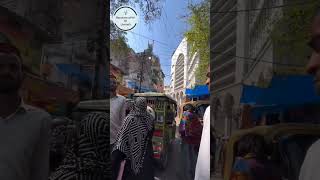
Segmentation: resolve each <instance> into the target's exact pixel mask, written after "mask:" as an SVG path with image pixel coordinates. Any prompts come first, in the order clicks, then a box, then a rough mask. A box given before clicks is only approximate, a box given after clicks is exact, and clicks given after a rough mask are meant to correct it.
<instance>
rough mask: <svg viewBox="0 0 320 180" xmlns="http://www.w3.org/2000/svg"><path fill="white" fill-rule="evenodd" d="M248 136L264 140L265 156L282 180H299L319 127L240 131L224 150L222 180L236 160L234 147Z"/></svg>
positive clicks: (319, 134)
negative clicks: (274, 166)
mask: <svg viewBox="0 0 320 180" xmlns="http://www.w3.org/2000/svg"><path fill="white" fill-rule="evenodd" d="M248 133H257V134H260V135H262V136H264V138H265V140H266V142H267V146H268V148H267V154H266V155H267V157H268V158H269V160H271V161H272V162H273V163H274V164H275V165H277V168H279V169H280V171H281V176H282V179H288V180H298V179H299V172H300V168H301V165H302V163H303V161H304V158H305V155H306V152H307V150H308V148H309V147H310V146H311V145H312V144H313V143H314V142H315V141H316V140H318V139H319V138H320V126H319V125H312V124H291V123H290V124H289V123H287V124H277V125H272V126H258V127H255V128H251V129H246V130H239V131H238V132H236V133H234V134H233V135H232V136H231V137H230V138H229V140H228V141H227V142H226V144H225V146H224V150H223V153H222V154H223V168H222V173H223V174H222V175H223V179H224V180H230V177H231V171H232V167H233V164H234V162H235V158H236V149H237V148H236V147H237V143H238V141H239V139H240V138H241V137H242V136H244V135H246V134H248Z"/></svg>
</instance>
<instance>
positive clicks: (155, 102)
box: [133, 93, 177, 169]
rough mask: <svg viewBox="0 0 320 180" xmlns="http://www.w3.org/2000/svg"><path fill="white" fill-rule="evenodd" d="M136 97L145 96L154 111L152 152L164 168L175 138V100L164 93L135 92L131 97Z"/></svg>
mask: <svg viewBox="0 0 320 180" xmlns="http://www.w3.org/2000/svg"><path fill="white" fill-rule="evenodd" d="M137 97H145V98H146V99H147V102H148V106H150V107H151V108H153V110H154V111H155V113H156V122H155V131H154V133H153V138H152V143H153V152H154V158H155V159H156V162H157V163H158V164H159V165H160V168H162V169H164V168H165V167H166V166H167V163H168V152H169V149H170V145H171V143H172V142H173V141H174V139H175V133H176V123H175V120H174V119H175V116H176V109H177V104H176V101H175V100H174V99H172V98H171V97H170V96H167V95H166V94H164V93H136V94H134V96H133V99H135V98H137Z"/></svg>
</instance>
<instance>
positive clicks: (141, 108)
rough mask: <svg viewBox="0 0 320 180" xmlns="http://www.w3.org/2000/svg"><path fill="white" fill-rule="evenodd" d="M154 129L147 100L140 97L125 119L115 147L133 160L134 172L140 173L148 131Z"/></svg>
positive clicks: (128, 158) (132, 167)
mask: <svg viewBox="0 0 320 180" xmlns="http://www.w3.org/2000/svg"><path fill="white" fill-rule="evenodd" d="M152 129H153V119H152V117H151V115H150V114H149V113H147V100H146V99H145V98H143V97H138V98H137V99H136V100H135V104H134V108H133V110H132V111H131V112H130V114H129V115H128V116H127V117H126V119H125V120H124V123H123V125H122V127H121V130H120V131H119V133H118V136H117V141H116V143H115V146H114V149H113V151H115V150H119V151H121V152H122V153H124V154H125V156H126V159H127V160H129V161H130V162H131V169H132V171H133V173H134V174H138V173H140V171H141V169H142V167H143V162H144V156H145V154H146V149H147V145H148V142H149V141H148V136H147V135H148V133H149V132H150V131H152Z"/></svg>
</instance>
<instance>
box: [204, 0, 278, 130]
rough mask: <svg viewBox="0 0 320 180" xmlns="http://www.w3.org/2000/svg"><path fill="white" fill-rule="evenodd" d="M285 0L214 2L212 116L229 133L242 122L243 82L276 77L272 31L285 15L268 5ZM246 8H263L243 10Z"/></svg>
mask: <svg viewBox="0 0 320 180" xmlns="http://www.w3.org/2000/svg"><path fill="white" fill-rule="evenodd" d="M281 3H283V1H280V0H249V1H241V0H213V1H212V3H211V6H212V7H211V9H210V10H211V19H210V22H211V27H212V28H211V36H212V40H211V45H210V46H211V54H210V56H211V66H210V71H211V72H212V76H213V77H212V83H211V87H210V91H211V98H212V102H211V106H212V111H211V117H213V118H212V121H213V122H212V123H213V124H214V126H215V128H216V129H219V132H223V134H225V135H230V134H231V132H232V131H233V130H234V129H237V128H238V126H239V110H240V108H241V106H240V98H241V94H242V87H243V84H249V85H253V84H254V85H256V84H258V83H259V82H260V81H268V80H270V79H271V78H272V71H273V59H274V50H273V44H272V42H271V38H270V34H269V33H268V32H269V30H271V29H270V28H272V27H273V22H275V21H274V20H275V18H279V15H281V8H266V7H272V6H279V5H281ZM246 9H262V10H252V11H250V10H248V11H241V10H246ZM221 12H222V13H221ZM266 61H269V62H266Z"/></svg>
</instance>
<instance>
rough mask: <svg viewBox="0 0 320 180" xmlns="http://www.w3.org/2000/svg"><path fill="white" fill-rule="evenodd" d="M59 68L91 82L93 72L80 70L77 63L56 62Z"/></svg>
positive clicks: (69, 74)
mask: <svg viewBox="0 0 320 180" xmlns="http://www.w3.org/2000/svg"><path fill="white" fill-rule="evenodd" d="M56 66H57V68H58V69H59V70H60V71H61V72H63V73H64V74H66V75H68V76H74V77H76V78H78V79H79V80H81V81H86V82H91V81H92V78H93V74H89V73H84V72H81V71H80V65H77V64H56Z"/></svg>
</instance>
